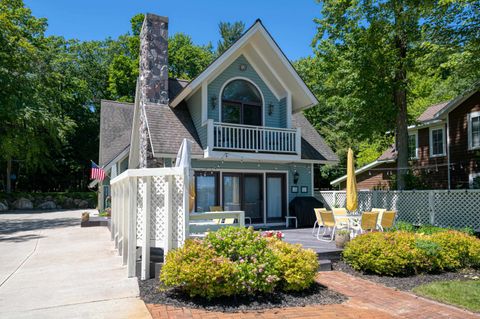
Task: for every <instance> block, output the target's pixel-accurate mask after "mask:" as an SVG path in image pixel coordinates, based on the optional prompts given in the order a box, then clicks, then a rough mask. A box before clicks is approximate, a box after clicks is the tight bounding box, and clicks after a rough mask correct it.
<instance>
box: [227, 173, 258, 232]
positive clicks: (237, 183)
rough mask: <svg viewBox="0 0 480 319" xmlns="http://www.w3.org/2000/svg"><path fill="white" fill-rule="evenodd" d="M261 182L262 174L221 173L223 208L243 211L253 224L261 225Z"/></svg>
mask: <svg viewBox="0 0 480 319" xmlns="http://www.w3.org/2000/svg"><path fill="white" fill-rule="evenodd" d="M262 181H263V175H262V174H239V173H223V208H224V209H225V210H243V211H245V216H246V217H250V218H251V219H252V222H253V223H262V222H263V182H262Z"/></svg>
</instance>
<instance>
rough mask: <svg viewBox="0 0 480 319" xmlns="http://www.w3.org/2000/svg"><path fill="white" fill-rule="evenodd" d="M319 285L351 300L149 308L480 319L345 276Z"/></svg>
mask: <svg viewBox="0 0 480 319" xmlns="http://www.w3.org/2000/svg"><path fill="white" fill-rule="evenodd" d="M318 281H319V282H320V283H321V284H323V285H325V286H328V287H329V288H330V289H333V290H335V291H338V292H340V293H342V294H344V295H346V296H348V297H349V298H350V299H349V300H348V301H347V302H345V303H343V304H340V305H325V306H320V305H319V306H308V307H301V308H283V309H270V310H265V311H255V312H243V313H222V312H210V311H204V310H196V309H187V308H176V307H172V306H165V305H147V307H148V309H149V310H150V313H151V314H152V317H153V318H154V319H160V318H162V319H167V318H168V319H174V318H175V319H181V318H199V319H207V318H208V319H215V318H218V319H227V318H232V319H233V318H263V319H269V318H328V319H330V318H372V319H381V318H415V319H427V318H452V319H456V318H458V319H469V318H477V319H478V318H480V315H476V314H473V313H471V312H468V311H464V310H461V309H458V308H455V307H450V306H447V305H443V304H440V303H437V302H434V301H430V300H427V299H424V298H420V297H417V296H415V295H412V294H409V293H406V292H402V291H397V290H394V289H391V288H387V287H384V286H381V285H378V284H376V283H373V282H370V281H367V280H364V279H361V278H358V277H353V276H351V275H348V274H345V273H343V272H337V271H331V272H322V273H320V275H319V277H318Z"/></svg>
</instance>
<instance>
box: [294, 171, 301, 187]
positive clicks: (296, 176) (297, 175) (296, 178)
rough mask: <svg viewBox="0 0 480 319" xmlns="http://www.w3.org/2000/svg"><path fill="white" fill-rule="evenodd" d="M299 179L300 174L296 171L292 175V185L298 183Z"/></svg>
mask: <svg viewBox="0 0 480 319" xmlns="http://www.w3.org/2000/svg"><path fill="white" fill-rule="evenodd" d="M299 178H300V174H298V172H297V171H295V173H293V183H294V184H295V185H296V184H297V183H298V179H299Z"/></svg>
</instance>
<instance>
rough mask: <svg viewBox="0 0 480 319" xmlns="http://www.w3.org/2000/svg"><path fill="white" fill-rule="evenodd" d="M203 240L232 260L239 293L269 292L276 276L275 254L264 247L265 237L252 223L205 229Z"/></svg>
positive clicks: (275, 282) (277, 277) (275, 280)
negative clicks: (210, 229)
mask: <svg viewBox="0 0 480 319" xmlns="http://www.w3.org/2000/svg"><path fill="white" fill-rule="evenodd" d="M205 244H206V245H208V246H209V247H212V248H213V249H214V250H215V251H216V252H217V253H218V254H219V255H220V256H223V257H225V258H228V259H229V260H231V261H233V262H235V265H236V268H237V270H238V281H237V290H238V292H239V293H240V294H252V293H257V292H272V291H273V289H274V288H275V285H276V284H277V282H278V281H279V280H280V278H279V276H278V270H277V269H276V267H275V264H276V256H275V255H274V254H273V252H272V250H271V249H269V247H267V240H266V239H265V238H263V237H262V236H261V234H260V233H259V232H255V231H254V230H253V228H252V227H249V228H240V227H232V226H230V227H225V228H221V229H219V230H218V231H216V232H212V233H209V234H208V235H207V237H206V238H205Z"/></svg>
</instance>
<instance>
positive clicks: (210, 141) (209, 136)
mask: <svg viewBox="0 0 480 319" xmlns="http://www.w3.org/2000/svg"><path fill="white" fill-rule="evenodd" d="M213 128H214V125H213V120H212V119H208V120H207V147H208V149H209V150H210V151H211V150H213V147H214V142H213V141H214V135H215V134H214V129H213ZM216 146H218V145H216Z"/></svg>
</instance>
